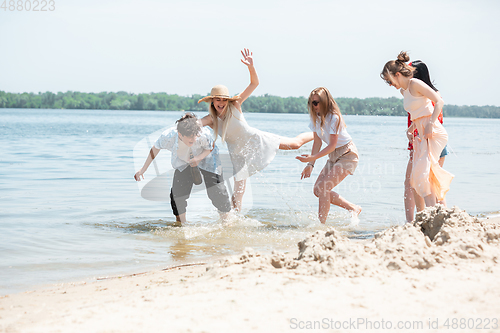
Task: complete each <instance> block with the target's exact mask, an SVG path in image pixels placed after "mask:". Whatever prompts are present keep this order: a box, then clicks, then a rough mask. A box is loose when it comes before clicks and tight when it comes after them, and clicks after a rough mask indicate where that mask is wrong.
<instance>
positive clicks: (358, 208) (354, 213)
mask: <svg viewBox="0 0 500 333" xmlns="http://www.w3.org/2000/svg"><path fill="white" fill-rule="evenodd" d="M362 210H363V208H361V206H358V205H354V209H352V210H350V212H351V217H353V218H355V217H358V216H359V214H361V211H362Z"/></svg>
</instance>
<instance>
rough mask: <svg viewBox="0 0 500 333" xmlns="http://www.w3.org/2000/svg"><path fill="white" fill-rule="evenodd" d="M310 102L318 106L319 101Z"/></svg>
mask: <svg viewBox="0 0 500 333" xmlns="http://www.w3.org/2000/svg"><path fill="white" fill-rule="evenodd" d="M311 104H312V105H314V106H318V104H319V101H312V102H311Z"/></svg>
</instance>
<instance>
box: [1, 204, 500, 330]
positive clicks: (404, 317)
mask: <svg viewBox="0 0 500 333" xmlns="http://www.w3.org/2000/svg"><path fill="white" fill-rule="evenodd" d="M499 266H500V218H493V219H483V220H479V219H477V218H475V217H472V216H470V215H468V214H467V213H466V212H464V211H461V210H460V209H458V208H457V207H454V208H449V209H446V208H444V207H443V206H440V205H438V206H436V207H432V208H427V209H426V210H424V211H423V212H421V213H419V214H417V217H416V219H415V221H414V222H413V223H412V224H406V225H404V226H396V227H392V228H389V229H388V230H386V231H384V232H381V233H379V234H377V235H376V236H375V237H374V238H373V239H370V240H367V241H353V240H349V239H348V238H346V237H345V236H344V235H342V234H340V233H339V232H338V231H336V230H335V229H333V228H331V229H329V230H327V231H318V232H316V233H314V234H312V235H311V236H309V237H307V238H306V239H304V240H303V241H301V242H300V243H299V251H298V253H288V254H285V253H273V254H259V253H256V252H255V251H253V250H252V249H247V250H246V251H245V252H244V253H242V254H241V255H239V256H232V257H228V258H225V259H224V260H220V261H217V262H213V263H209V264H203V265H192V266H183V267H176V268H169V269H165V270H162V271H153V272H147V273H141V274H135V275H129V276H123V277H111V278H107V279H103V280H97V281H95V282H92V283H90V282H87V283H85V282H80V283H68V284H63V285H56V286H51V287H47V288H44V289H40V290H37V291H33V292H25V293H20V294H14V295H8V296H5V297H2V298H1V299H0V331H2V332H289V331H324V332H357V331H374V332H375V331H376V332H381V331H394V332H444V331H455V332H474V331H477V332H495V331H496V332H498V331H500V323H499V320H500V301H499V300H500V267H499ZM389 325H390V326H389ZM398 325H399V327H398ZM495 328H496V329H495Z"/></svg>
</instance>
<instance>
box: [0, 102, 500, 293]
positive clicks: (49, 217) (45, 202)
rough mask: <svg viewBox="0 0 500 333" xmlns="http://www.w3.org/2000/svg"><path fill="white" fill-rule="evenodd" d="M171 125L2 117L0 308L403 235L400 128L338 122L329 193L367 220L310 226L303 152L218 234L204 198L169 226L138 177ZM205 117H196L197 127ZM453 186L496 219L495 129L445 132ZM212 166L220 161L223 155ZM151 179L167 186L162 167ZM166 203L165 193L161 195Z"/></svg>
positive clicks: (280, 130) (313, 207)
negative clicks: (397, 230) (394, 229)
mask: <svg viewBox="0 0 500 333" xmlns="http://www.w3.org/2000/svg"><path fill="white" fill-rule="evenodd" d="M180 115H181V112H153V111H82V110H27V109H21V110H16V109H1V110H0V147H1V148H0V152H1V153H0V176H1V177H0V235H1V242H0V253H1V257H0V295H2V294H9V293H13V292H19V291H24V290H29V289H33V288H35V287H36V286H39V285H44V284H49V283H58V282H69V281H73V280H83V279H88V278H95V277H99V276H106V275H110V274H122V273H130V272H138V271H143V270H147V269H151V268H164V267H167V266H170V265H175V264H180V263H186V262H198V261H206V260H209V259H212V258H214V257H218V256H221V255H227V254H235V253H239V252H240V251H241V250H243V249H244V248H245V247H253V248H254V249H256V250H258V251H261V252H270V251H272V250H273V249H278V250H282V251H293V252H295V251H296V243H297V242H298V241H300V240H302V239H303V238H304V237H306V236H307V235H309V234H311V233H312V232H314V231H315V230H319V229H325V228H327V227H330V226H334V227H336V228H338V229H340V230H342V231H344V232H345V233H346V234H347V235H349V237H353V238H368V237H372V236H373V234H374V233H376V232H378V231H381V230H384V229H386V228H388V227H390V226H391V225H395V224H402V223H404V211H403V199H402V193H403V180H404V173H405V169H406V164H407V159H408V153H407V150H406V145H407V142H406V136H405V126H406V118H405V117H375V116H346V117H345V120H346V123H347V125H348V131H349V133H350V134H351V136H352V137H353V139H354V141H355V143H356V145H357V147H358V150H359V152H360V164H359V167H358V169H357V170H356V173H355V175H353V176H350V177H348V178H346V180H345V181H344V182H342V183H341V184H340V186H339V187H338V192H339V193H341V194H342V195H343V196H344V197H346V198H347V199H348V200H350V201H352V202H354V203H356V204H359V205H361V206H362V207H363V212H362V214H361V215H360V218H359V221H352V220H351V219H350V218H349V215H348V214H346V213H345V212H344V211H342V210H341V209H338V208H335V207H332V210H331V212H330V217H329V219H328V222H327V226H323V225H321V224H320V223H319V222H318V220H317V217H316V214H317V205H318V202H317V199H316V198H315V197H314V196H313V194H312V185H313V184H314V181H315V179H316V177H317V174H318V173H319V171H320V170H321V167H322V165H324V163H325V159H324V158H323V159H322V160H320V161H318V162H317V164H316V165H317V167H316V168H315V170H314V173H313V177H312V179H307V180H302V181H301V180H300V172H301V171H302V168H303V166H304V165H303V164H302V163H300V162H299V161H297V160H296V159H295V156H296V155H297V154H301V153H309V152H310V148H311V144H309V145H307V146H305V147H303V148H302V149H301V150H300V151H298V152H297V151H285V152H279V153H278V155H277V156H276V158H275V159H274V161H273V162H272V163H271V164H270V165H269V166H268V167H267V168H266V169H265V170H263V171H262V172H261V173H260V174H257V175H255V176H253V177H251V178H250V182H249V184H248V189H247V193H246V194H245V198H244V212H243V216H240V217H238V218H236V219H233V220H232V221H231V222H230V223H229V224H223V223H222V222H221V221H220V220H219V217H218V214H217V212H216V211H215V210H214V208H213V207H212V206H211V204H210V202H209V200H208V199H207V196H206V193H205V191H204V188H203V187H199V188H195V190H194V191H193V194H192V196H191V198H190V199H189V202H188V203H189V206H188V219H189V221H190V222H188V223H187V225H186V226H184V227H176V226H174V225H173V222H174V217H173V216H172V214H171V210H170V204H169V203H168V202H165V201H148V200H145V199H144V198H142V197H141V192H140V190H141V188H142V187H143V186H144V184H146V183H147V182H148V181H150V180H151V179H154V178H155V176H156V170H155V169H154V168H153V166H152V167H150V170H148V173H147V174H146V181H145V182H141V183H136V182H135V181H134V180H133V174H134V173H135V171H136V170H137V169H138V168H139V167H140V166H142V164H143V162H144V159H145V158H146V156H147V153H148V148H149V147H150V145H151V144H152V143H153V142H154V141H155V140H156V138H157V136H158V133H160V132H161V130H162V129H164V128H166V127H170V126H172V125H173V124H174V122H175V120H176V119H178V118H179V117H180ZM199 115H204V113H199ZM245 115H246V119H247V121H248V122H249V123H250V124H251V125H252V126H254V127H257V128H259V129H261V130H265V131H269V132H273V133H276V134H280V135H284V136H295V135H297V134H299V133H301V132H305V131H308V128H307V126H308V122H309V120H308V116H307V115H282V114H245ZM445 127H446V129H447V130H448V133H449V136H450V140H449V148H450V151H451V154H450V155H449V156H448V157H447V159H446V162H445V169H447V170H449V171H450V172H452V173H453V174H455V176H456V178H455V179H454V181H453V183H452V187H451V190H450V192H449V194H448V196H447V200H448V204H449V205H450V206H451V205H457V206H459V207H460V208H462V209H466V210H467V211H468V212H469V213H471V214H473V215H481V216H488V215H498V214H499V211H498V210H499V209H500V207H499V204H498V203H499V202H500V194H499V191H498V190H497V189H498V188H499V187H500V177H499V174H498V165H500V140H499V135H498V133H497V130H498V128H500V120H498V119H468V118H446V119H445ZM219 146H220V148H221V154H225V153H226V152H227V150H225V147H224V146H221V145H220V142H219ZM157 160H158V161H157V167H158V168H159V170H158V172H159V173H160V174H161V173H164V172H166V174H168V173H169V172H171V170H170V169H171V168H170V162H169V154H168V152H166V151H162V152H161V153H160V155H159V156H158V158H157ZM165 191H166V192H167V193H168V191H169V189H168V188H166V189H165Z"/></svg>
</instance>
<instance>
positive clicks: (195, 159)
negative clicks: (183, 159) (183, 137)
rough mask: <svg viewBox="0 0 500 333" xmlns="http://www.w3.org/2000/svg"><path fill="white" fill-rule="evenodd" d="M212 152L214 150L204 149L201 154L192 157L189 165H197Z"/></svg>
mask: <svg viewBox="0 0 500 333" xmlns="http://www.w3.org/2000/svg"><path fill="white" fill-rule="evenodd" d="M211 152H212V150H210V149H205V150H203V152H202V153H201V154H199V155H196V156H195V157H193V158H191V159H190V160H189V161H188V162H189V165H190V166H192V167H195V166H197V165H198V164H199V163H200V162H201V161H202V160H203V159H204V158H205V157H207V156H208V155H209V154H210V153H211Z"/></svg>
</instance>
